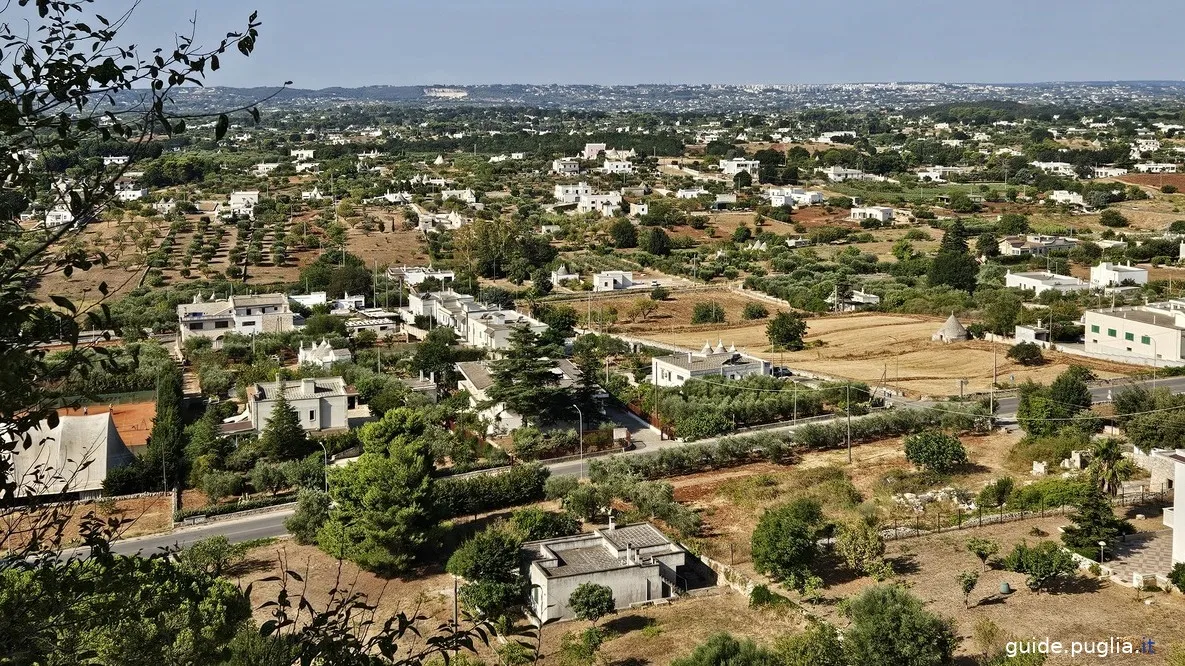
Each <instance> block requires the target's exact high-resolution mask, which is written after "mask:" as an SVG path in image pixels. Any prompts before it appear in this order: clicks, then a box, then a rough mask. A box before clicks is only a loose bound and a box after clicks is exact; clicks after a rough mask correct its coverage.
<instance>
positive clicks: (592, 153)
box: [580, 143, 608, 161]
mask: <svg viewBox="0 0 1185 666" xmlns="http://www.w3.org/2000/svg"><path fill="white" fill-rule="evenodd" d="M607 149H608V146H606V145H605V144H603V143H586V144H584V150H583V151H581V153H580V156H581V157H583V158H584V159H586V160H589V161H592V160H595V159H597V157H598V156H600V154H601V153H603V152H605V150H607Z"/></svg>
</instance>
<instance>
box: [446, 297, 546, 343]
mask: <svg viewBox="0 0 1185 666" xmlns="http://www.w3.org/2000/svg"><path fill="white" fill-rule="evenodd" d="M485 307H490V306H485ZM522 326H526V327H528V328H530V329H531V330H532V331H533V332H534V333H535V334H536V335H539V334H541V333H543V332H544V331H546V330H547V324H544V323H543V322H541V321H539V320H538V319H535V318H534V317H531V316H528V315H525V314H521V313H518V312H515V311H514V310H502V309H494V308H492V307H491V309H488V310H481V309H478V308H475V309H474V310H472V311H468V309H467V311H466V313H465V319H464V334H463V336H462V337H463V339H464V340H465V342H466V343H468V344H469V345H470V346H473V347H480V348H483V349H491V350H494V351H501V350H504V349H509V348H510V334H511V333H513V332H514V331H515V329H517V328H519V327H522Z"/></svg>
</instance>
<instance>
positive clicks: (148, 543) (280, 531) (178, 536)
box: [64, 377, 1185, 555]
mask: <svg viewBox="0 0 1185 666" xmlns="http://www.w3.org/2000/svg"><path fill="white" fill-rule="evenodd" d="M1131 384H1143V385H1145V386H1148V387H1152V386H1153V385H1154V384H1155V386H1157V387H1167V388H1169V389H1170V390H1172V391H1173V392H1174V393H1181V392H1185V377H1170V378H1166V379H1158V380H1156V381H1155V382H1153V381H1152V380H1147V381H1142V382H1127V381H1125V382H1116V383H1114V384H1111V385H1109V386H1096V387H1092V388H1091V391H1090V392H1091V395H1092V396H1094V399H1095V402H1106V401H1109V400H1110V398H1111V396H1110V395H1109V394H1108V392H1110V393H1111V394H1112V395H1113V394H1114V393H1115V392H1118V391H1119V389H1121V388H1122V387H1124V386H1128V385H1131ZM999 403H1000V407H999V410H998V411H997V414H998V416H999V417H1001V418H1005V419H1006V418H1009V417H1015V415H1016V407H1017V398H1016V397H1004V398H1001V399H1000V401H999ZM925 406H926V405H922V404H917V405H916V407H925ZM902 407H905V408H909V407H910V405H909V404H904V405H902ZM609 416H611V417H612V418H613V419H614V420H615V421H617V422H618V423H631V424H632V425H630V426H629V428H630V431H631V436H632V437H633V439H634V442H635V445H636V447H635V448H634V449H633V450H632V451H627V452H625V453H622V454H618V455H627V456H628V455H639V454H643V453H651V452H654V451H659V450H662V449H666V448H673V447H677V446H681V445H682V442H678V441H672V440H661V441H660V440H659V439H658V434H657V433H656V432H655V431H653V430H651V429H650V427H649V426H647V425H646V424H645V423H644V422H642V420H641V419H638V418H637V417H635V416H633V415H632V414H629V413H625V412H620V410H619V411H618V412H614V413H611V414H609ZM856 418H859V417H856ZM796 427H797V425H793V424H787V425H784V426H778V427H773V428H766V429H764V431H765V432H787V431H792V430H794V428H796ZM701 441H704V442H711V441H715V440H714V439H712V440H701ZM588 464H589V460H588V459H586V460H585V461H584V462H583V465H582V464H581V461H579V460H573V461H565V462H561V463H554V464H551V465H548V468H549V469H551V473H552V474H554V475H556V476H582V475H584V476H586V475H587V474H588ZM292 512H293V509H291V508H282V509H277V510H276V511H273V512H268V513H261V514H255V515H251V516H247V517H245V518H238V519H231V520H223V521H219V522H215V523H210V524H207V525H197V526H193V527H183V528H179V529H176V530H174V531H172V532H170V533H168V534H157V535H150V536H143V537H136V538H132V539H121V540H118V541H115V542H114V543H113V544H112V550H113V551H115V552H116V553H119V554H122V555H135V554H146V555H147V554H151V553H154V552H158V551H160V550H161V549H163V548H168V547H170V546H175V545H176V546H182V547H184V546H187V545H189V544H191V543H193V542H195V541H198V540H201V539H204V538H206V537H210V536H215V535H219V534H221V535H223V536H225V537H227V538H228V539H230V541H232V542H235V543H237V542H241V541H251V540H253V539H263V538H268V537H279V536H284V535H286V534H287V531H286V530H285V529H284V520H285V519H286V518H288V516H290V515H292ZM71 552H77V551H71ZM71 552H67V553H64V554H66V555H69V554H71Z"/></svg>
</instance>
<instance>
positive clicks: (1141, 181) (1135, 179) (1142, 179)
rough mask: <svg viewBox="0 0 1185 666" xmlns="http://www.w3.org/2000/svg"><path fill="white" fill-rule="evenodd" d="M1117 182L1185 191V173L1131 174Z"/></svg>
mask: <svg viewBox="0 0 1185 666" xmlns="http://www.w3.org/2000/svg"><path fill="white" fill-rule="evenodd" d="M1116 180H1118V181H1120V182H1123V183H1127V184H1128V185H1142V186H1144V187H1152V188H1156V189H1160V187H1161V186H1162V185H1176V186H1177V189H1178V190H1180V191H1185V173H1129V174H1127V175H1125V176H1120V177H1119V178H1116Z"/></svg>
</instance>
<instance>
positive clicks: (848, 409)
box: [844, 381, 852, 463]
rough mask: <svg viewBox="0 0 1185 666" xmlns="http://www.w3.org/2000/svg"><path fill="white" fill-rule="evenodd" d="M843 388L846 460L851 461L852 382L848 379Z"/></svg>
mask: <svg viewBox="0 0 1185 666" xmlns="http://www.w3.org/2000/svg"><path fill="white" fill-rule="evenodd" d="M844 388H845V389H846V391H847V396H848V400H847V403H848V404H847V407H846V409H845V410H844V411H846V412H847V413H848V462H849V463H851V462H852V383H851V382H850V381H849V382H848V383H847V384H846V385H845V386H844Z"/></svg>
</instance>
